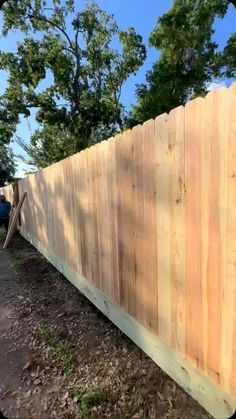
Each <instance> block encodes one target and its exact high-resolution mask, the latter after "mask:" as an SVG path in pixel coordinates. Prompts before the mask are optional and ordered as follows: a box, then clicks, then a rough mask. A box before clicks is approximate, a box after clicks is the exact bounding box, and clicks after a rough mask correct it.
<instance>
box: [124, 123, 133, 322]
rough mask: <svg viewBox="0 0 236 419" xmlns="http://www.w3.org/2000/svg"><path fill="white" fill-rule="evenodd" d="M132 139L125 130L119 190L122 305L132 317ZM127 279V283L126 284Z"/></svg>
mask: <svg viewBox="0 0 236 419" xmlns="http://www.w3.org/2000/svg"><path fill="white" fill-rule="evenodd" d="M132 140H133V138H132V133H131V130H127V131H125V132H124V134H123V138H122V142H121V144H122V162H123V166H122V173H123V179H125V182H124V181H123V182H122V184H121V188H122V190H123V211H124V212H123V221H124V220H125V223H124V224H123V225H124V229H123V249H122V250H123V264H122V277H123V278H124V281H123V283H122V286H123V303H122V307H124V308H125V310H127V311H128V312H129V313H130V314H133V315H134V310H135V308H134V306H135V302H134V289H133V284H134V280H135V265H134V206H133V196H134V188H133V180H134V179H133V173H134V170H133V165H134V163H133V158H132V155H133V151H132V148H133V141H132ZM127 278H129V281H128V283H127Z"/></svg>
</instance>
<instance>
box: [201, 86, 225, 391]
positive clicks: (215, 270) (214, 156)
mask: <svg viewBox="0 0 236 419" xmlns="http://www.w3.org/2000/svg"><path fill="white" fill-rule="evenodd" d="M225 93H226V94H227V96H228V91H227V90H226V89H220V90H218V91H215V92H212V93H211V94H209V95H208V98H207V99H206V106H207V108H208V109H211V113H208V112H206V115H207V116H208V121H209V120H210V121H212V124H211V128H210V143H211V159H210V191H209V196H208V200H209V214H208V217H209V229H208V234H209V241H208V263H207V304H208V348H207V368H208V375H209V376H210V377H212V378H213V379H214V380H215V381H216V382H219V383H220V382H221V381H222V380H223V377H222V378H221V377H220V360H221V351H222V345H221V344H222V342H221V333H222V307H223V298H224V296H223V276H225V274H226V260H225V259H226V252H225V250H226V241H225V239H226V237H225V232H226V220H227V212H226V203H227V175H226V172H227V148H228V145H227V142H228V116H227V113H226V110H227V97H226V96H225ZM209 118H210V119H209ZM224 137H225V141H224V142H222V138H224ZM203 176H204V172H203ZM216 324H217V325H218V327H217V328H215V325H216Z"/></svg>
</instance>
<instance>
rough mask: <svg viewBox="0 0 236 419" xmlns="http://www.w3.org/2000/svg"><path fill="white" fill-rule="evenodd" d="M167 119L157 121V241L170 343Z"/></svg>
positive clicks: (164, 333)
mask: <svg viewBox="0 0 236 419" xmlns="http://www.w3.org/2000/svg"><path fill="white" fill-rule="evenodd" d="M168 119H169V116H168V115H167V114H163V115H161V116H159V117H157V118H156V120H155V138H156V141H157V167H156V187H157V195H156V240H157V278H158V334H159V336H160V337H161V338H162V339H163V340H164V341H165V342H166V343H167V344H169V345H170V344H171V265H170V263H171V261H170V248H171V246H170V235H171V231H170V228H171V224H170V215H171V213H170V164H171V159H170V155H169V143H168Z"/></svg>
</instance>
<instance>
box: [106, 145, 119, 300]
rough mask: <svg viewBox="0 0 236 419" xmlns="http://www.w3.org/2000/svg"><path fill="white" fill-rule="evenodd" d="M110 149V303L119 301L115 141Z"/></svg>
mask: <svg viewBox="0 0 236 419" xmlns="http://www.w3.org/2000/svg"><path fill="white" fill-rule="evenodd" d="M109 147H110V157H109V160H110V161H109V164H110V173H109V185H108V187H109V199H110V203H109V205H110V214H111V220H110V221H111V246H112V254H111V260H112V274H111V275H112V276H111V278H112V301H114V302H118V301H119V300H120V284H119V266H118V230H117V212H118V211H117V189H116V187H114V185H116V140H115V139H114V138H113V139H112V140H110V141H109Z"/></svg>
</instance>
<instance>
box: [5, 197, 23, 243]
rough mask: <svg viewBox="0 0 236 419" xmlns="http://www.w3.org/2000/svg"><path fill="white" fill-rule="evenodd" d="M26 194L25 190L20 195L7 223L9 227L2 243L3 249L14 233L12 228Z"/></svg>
mask: <svg viewBox="0 0 236 419" xmlns="http://www.w3.org/2000/svg"><path fill="white" fill-rule="evenodd" d="M26 195H27V193H26V192H25V193H24V194H23V195H22V197H21V199H20V201H19V203H18V205H17V207H16V211H15V214H14V216H13V218H12V222H11V224H10V225H9V228H8V232H7V237H6V240H5V242H4V244H3V249H6V248H7V247H8V245H9V243H10V240H11V238H12V235H13V233H14V228H15V226H16V223H17V218H18V215H19V213H20V210H21V207H22V205H23V203H24V200H25V197H26Z"/></svg>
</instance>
